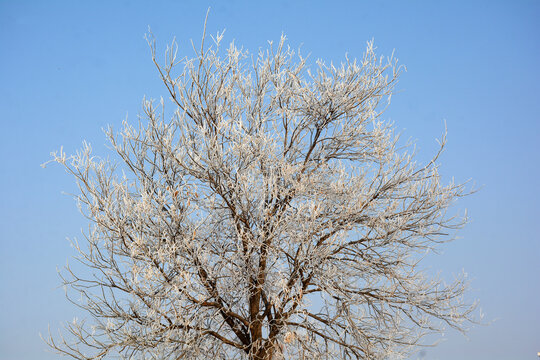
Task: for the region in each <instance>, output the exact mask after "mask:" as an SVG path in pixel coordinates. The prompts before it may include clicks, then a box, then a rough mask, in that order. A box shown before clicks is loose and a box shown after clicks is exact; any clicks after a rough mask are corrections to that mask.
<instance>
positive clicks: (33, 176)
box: [0, 0, 540, 360]
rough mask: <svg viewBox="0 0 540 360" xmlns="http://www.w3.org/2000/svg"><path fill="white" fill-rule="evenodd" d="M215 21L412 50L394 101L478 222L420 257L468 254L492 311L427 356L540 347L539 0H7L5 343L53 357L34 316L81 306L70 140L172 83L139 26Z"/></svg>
mask: <svg viewBox="0 0 540 360" xmlns="http://www.w3.org/2000/svg"><path fill="white" fill-rule="evenodd" d="M208 7H211V11H210V16H209V21H208V33H210V34H215V33H216V32H217V31H218V30H222V29H226V33H225V39H224V41H225V42H226V43H228V42H229V41H231V40H233V39H234V40H235V42H236V43H237V44H239V45H242V46H244V47H245V48H247V49H249V50H250V51H251V52H256V51H257V49H258V48H259V47H264V46H266V44H267V40H278V39H279V37H280V35H281V34H282V33H285V34H286V35H287V37H288V39H289V43H290V44H291V46H292V47H293V48H298V47H299V46H301V49H302V52H303V53H306V54H307V53H310V54H311V55H310V57H311V59H312V60H313V61H314V60H315V59H318V58H321V59H324V60H328V61H330V60H332V61H335V62H339V61H342V60H343V59H344V55H345V54H346V53H347V54H348V55H349V57H351V58H352V57H360V56H361V55H362V52H363V51H364V49H365V44H366V42H367V41H368V40H371V39H374V41H375V45H376V46H377V48H378V49H377V53H378V54H381V55H390V54H391V53H392V51H394V50H395V56H396V57H397V58H398V59H399V60H400V63H402V64H404V65H405V66H406V67H407V72H405V73H403V75H402V76H401V79H400V82H399V84H398V85H397V90H398V91H397V94H396V95H395V96H394V97H393V99H392V104H391V105H390V108H389V109H388V111H387V113H386V114H385V117H386V118H387V119H389V120H391V121H393V122H394V123H395V126H396V129H397V130H398V131H401V132H402V133H403V136H404V137H405V138H412V139H415V140H416V143H417V152H418V154H419V159H420V160H426V159H428V158H429V157H430V156H431V155H433V152H434V151H435V150H436V148H437V143H436V141H435V139H436V138H438V137H440V135H441V134H442V132H443V131H444V123H445V122H446V124H447V127H448V146H447V149H446V152H445V153H444V155H443V156H442V158H441V159H440V163H441V172H442V174H443V176H444V179H445V180H447V181H450V180H451V179H452V177H455V179H456V181H459V182H462V181H467V180H469V179H471V181H472V183H473V184H475V186H476V188H478V189H479V191H478V192H477V193H475V194H474V195H472V196H469V197H467V198H463V199H460V200H459V201H458V203H457V204H456V207H455V209H456V210H464V209H467V210H468V214H469V216H470V218H471V222H470V223H469V224H468V225H467V227H466V228H465V229H463V230H462V231H460V233H459V236H460V239H458V240H457V241H455V242H452V243H449V244H447V245H445V246H444V247H443V252H442V253H441V254H439V255H434V256H431V257H429V258H428V259H427V261H426V266H429V267H430V268H431V269H432V271H433V272H438V271H441V273H442V274H443V276H445V277H451V276H452V274H456V273H459V272H461V271H462V269H464V270H465V271H466V272H467V273H468V274H469V277H470V279H471V291H470V293H469V294H468V298H469V299H478V300H479V301H480V306H481V308H482V311H483V313H485V317H484V320H485V321H486V322H490V324H489V325H480V326H473V327H472V329H471V331H470V332H469V333H468V338H465V337H464V336H462V335H461V334H457V333H455V332H454V331H448V332H447V333H445V339H444V341H443V342H442V343H441V344H440V345H439V346H437V347H435V348H428V349H425V350H424V352H423V353H422V354H420V355H418V356H419V357H421V358H422V359H440V360H455V359H465V360H466V359H471V360H472V359H474V360H483V359H486V360H487V359H489V360H506V359H531V360H532V359H536V358H537V356H536V354H537V352H539V351H540V305H539V304H540V260H539V259H540V236H539V232H538V223H539V220H538V217H539V215H540V189H539V185H540V182H539V175H540V170H539V165H540V145H539V144H540V100H539V94H540V66H539V65H540V21H539V20H538V19H539V18H540V2H538V1H445V2H442V1H441V2H436V1H410V2H405V1H383V0H381V1H375V0H373V1H370V2H363V1H340V0H336V1H334V2H329V1H280V0H278V1H267V2H254V1H239V0H234V1H228V2H225V1H221V2H219V1H155V2H150V1H146V2H144V1H114V2H113V1H110V2H106V1H86V2H85V1H46V2H45V1H4V0H0V40H1V48H0V49H1V50H0V54H1V56H0V110H1V112H0V121H1V125H2V132H1V133H0V149H1V153H2V157H3V167H2V171H1V173H2V176H0V189H1V192H2V193H1V199H2V200H1V201H0V219H1V220H0V222H1V226H0V255H1V258H2V261H1V262H0V284H1V285H2V286H1V289H0V312H1V313H2V316H1V318H0V360H31V359H45V360H47V359H56V358H58V356H57V355H54V354H52V353H47V352H45V349H46V346H45V345H44V343H43V342H42V341H41V340H40V338H39V333H42V334H46V333H47V327H48V326H49V325H50V327H51V329H53V330H54V329H57V328H58V327H59V325H60V323H61V322H62V321H70V320H71V319H72V318H73V317H74V316H79V317H81V315H82V314H80V313H78V312H77V310H76V309H74V308H73V306H72V305H71V304H69V303H68V302H67V301H66V300H65V297H64V294H63V290H62V289H61V288H58V286H59V284H60V279H59V278H58V276H57V274H56V269H57V268H61V267H62V266H63V265H64V264H65V263H66V261H67V260H68V259H70V258H71V256H73V255H74V252H73V249H71V248H70V246H69V242H68V241H67V240H65V239H66V237H77V236H78V235H79V234H80V229H81V228H84V227H85V226H86V225H85V221H84V219H83V218H82V217H81V216H80V215H79V214H78V212H77V209H76V206H75V203H74V202H73V200H72V199H71V198H70V197H69V196H66V195H62V194H61V192H63V191H64V192H68V193H69V192H73V191H75V187H74V183H73V180H72V179H71V178H70V177H69V176H68V175H67V174H66V173H65V172H64V171H63V170H62V169H61V168H60V167H59V166H50V167H47V168H46V169H42V168H41V167H40V164H42V163H43V162H45V161H47V160H49V153H50V152H51V151H53V150H57V149H59V148H60V146H64V149H65V150H66V151H67V152H68V153H70V152H74V151H75V150H77V149H78V148H79V147H80V145H81V143H82V141H83V140H88V141H89V142H90V143H91V144H93V146H94V148H96V151H97V152H99V153H101V154H106V151H107V150H106V148H105V146H104V144H105V137H104V135H103V133H102V130H101V129H102V128H103V127H105V126H107V125H108V124H111V125H113V126H115V127H116V128H118V127H119V125H120V124H121V121H122V120H123V119H124V118H125V117H126V114H129V119H131V120H132V121H135V120H136V115H137V113H139V112H140V109H141V100H142V98H143V96H144V95H146V96H148V97H153V98H159V96H163V97H165V98H166V89H165V88H164V87H163V86H162V85H161V83H160V81H159V78H158V75H157V73H156V70H155V68H154V67H153V65H152V62H151V58H150V53H149V50H148V47H147V44H146V42H145V40H144V34H145V32H146V31H147V29H148V26H150V27H151V28H152V31H153V33H154V35H155V36H156V38H157V40H158V46H160V48H161V49H163V48H164V46H165V44H166V43H168V42H170V40H171V39H172V38H173V37H174V36H176V38H177V40H178V42H179V44H180V51H185V52H186V53H187V54H188V55H192V54H193V53H192V50H191V45H190V44H189V40H190V39H194V41H195V42H196V43H198V41H199V39H200V35H201V31H202V23H203V21H204V16H205V14H206V11H207V8H208Z"/></svg>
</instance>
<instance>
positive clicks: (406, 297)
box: [48, 33, 474, 360]
mask: <svg viewBox="0 0 540 360" xmlns="http://www.w3.org/2000/svg"><path fill="white" fill-rule="evenodd" d="M222 38H223V34H222V33H221V34H217V35H216V36H215V37H212V38H211V40H210V39H207V40H206V42H207V43H208V42H210V41H211V42H212V43H211V44H210V46H208V44H206V45H205V42H204V39H203V42H202V45H201V47H200V49H197V50H196V51H195V56H194V57H193V58H187V57H185V58H178V57H177V51H178V47H177V45H176V43H173V44H172V45H171V46H169V47H168V48H167V51H166V56H165V60H164V62H163V63H161V60H159V59H158V56H157V51H156V46H155V41H154V40H153V38H152V37H149V44H150V47H151V51H152V58H153V60H154V62H155V64H156V66H157V70H158V72H159V75H160V77H161V80H162V81H163V83H164V85H165V87H166V89H167V91H168V93H169V96H168V97H170V100H171V102H172V107H173V110H172V111H168V110H167V109H169V107H167V108H166V107H165V103H166V102H165V101H164V100H163V99H161V101H152V100H144V102H143V110H144V111H143V116H141V119H140V120H139V123H138V125H137V126H134V125H132V124H131V123H129V122H128V121H127V120H126V121H125V123H124V128H123V130H122V131H120V132H119V133H116V132H115V131H113V129H111V128H110V129H108V130H107V131H106V134H107V137H108V139H109V141H110V145H111V149H112V151H113V152H114V153H115V155H116V158H117V161H115V160H108V159H101V158H98V157H94V156H93V155H92V151H91V147H90V145H88V144H85V145H84V147H83V149H82V150H81V151H80V152H78V153H77V154H75V155H73V156H67V155H66V154H65V153H64V152H63V151H60V152H59V153H55V154H53V160H52V161H55V162H58V163H60V164H62V165H64V166H65V168H66V169H67V171H68V172H69V173H70V174H72V175H73V176H74V177H75V178H76V180H77V183H78V185H79V188H80V194H78V196H77V199H78V201H79V203H80V205H81V211H82V213H83V214H84V215H85V216H86V217H87V218H88V219H89V220H90V222H91V224H92V227H91V229H90V230H89V231H87V232H86V233H85V241H84V244H85V245H86V246H83V244H79V243H76V249H77V250H78V251H79V253H80V257H79V259H80V261H81V262H82V263H83V264H85V265H86V266H88V267H89V268H90V269H92V272H93V276H91V277H88V278H85V277H83V276H80V275H78V274H76V273H75V272H74V271H72V270H71V269H70V268H67V271H66V272H65V273H64V281H65V284H66V285H68V287H69V288H70V289H71V290H74V291H75V292H76V294H78V295H79V296H80V297H81V299H82V300H81V301H79V300H75V302H76V303H77V304H78V305H79V306H81V307H82V308H83V309H85V310H86V311H87V312H88V314H89V315H90V317H91V321H90V322H89V323H88V324H87V323H86V322H84V321H83V322H77V321H76V322H74V323H70V324H68V325H67V326H66V327H67V330H68V333H69V336H66V337H65V338H64V337H60V338H54V337H49V339H48V341H49V343H50V345H51V346H52V347H53V348H55V349H56V350H57V351H59V352H61V353H64V354H67V355H70V356H72V357H74V358H77V359H101V358H104V357H107V356H113V355H114V356H120V357H122V358H141V359H184V358H185V359H207V358H218V359H232V358H235V359H240V358H245V359H253V360H263V359H266V360H268V359H280V358H290V359H297V358H298V359H379V358H388V357H392V356H394V355H395V356H399V355H400V354H403V353H405V352H406V351H408V350H410V349H411V348H414V347H415V346H416V345H419V344H421V339H422V337H423V336H424V335H425V334H426V333H429V332H433V331H435V332H437V331H440V329H441V328H442V326H450V327H454V328H457V329H463V326H464V322H466V321H468V320H470V318H471V311H472V310H473V309H474V304H467V303H465V302H464V301H463V293H464V291H465V289H466V283H465V280H464V279H463V278H460V279H457V280H456V281H455V282H454V283H451V284H445V283H443V282H442V281H441V280H439V279H437V278H433V277H430V276H428V275H427V274H426V273H425V272H423V271H421V270H420V268H419V261H420V260H421V258H422V257H423V256H424V255H425V254H426V253H428V252H430V251H431V250H433V249H435V248H436V247H437V246H438V245H439V244H440V243H442V242H445V241H447V240H450V239H451V238H452V233H453V231H454V229H457V228H459V227H461V226H462V225H463V224H464V219H463V218H460V217H454V216H449V215H447V210H448V209H449V207H450V206H451V204H452V203H453V202H454V200H455V199H456V198H458V197H460V196H462V195H465V194H466V193H467V189H466V188H465V187H464V185H463V184H454V183H450V184H447V185H445V184H442V183H441V177H440V175H439V173H438V165H437V158H438V154H436V155H435V156H434V158H433V160H432V161H430V162H428V163H427V164H424V165H422V164H419V163H417V162H416V161H415V160H414V151H413V148H412V147H411V146H410V145H409V146H405V147H401V145H400V141H399V137H398V135H396V133H395V132H394V126H393V124H391V123H389V122H388V121H385V119H383V117H382V116H381V115H382V114H383V112H384V109H385V108H386V106H387V105H388V104H389V100H390V97H391V95H392V92H393V89H394V86H395V84H396V81H397V79H398V77H399V75H400V72H401V69H402V68H401V67H400V66H399V65H398V63H397V61H395V60H394V59H393V58H389V59H387V58H382V57H378V56H377V55H376V54H375V51H374V46H373V43H372V42H370V43H368V45H367V50H366V52H365V54H364V56H363V57H362V58H361V59H359V60H351V59H346V60H345V61H344V62H343V63H342V64H340V65H333V64H326V63H324V62H323V61H317V62H316V63H315V64H310V63H309V62H308V59H307V58H305V57H302V56H301V55H299V54H295V52H294V51H293V50H292V49H291V48H290V47H289V46H287V44H286V40H285V38H284V37H282V38H281V40H280V41H279V42H278V43H276V44H273V43H270V44H269V47H268V48H267V49H261V50H260V51H259V52H258V53H256V54H254V55H250V54H249V53H248V52H247V51H246V50H243V49H241V48H238V47H237V46H236V45H235V44H234V43H232V44H230V46H228V47H226V48H225V49H222V47H221V46H220V43H221V41H222ZM168 113H170V116H169V115H167V114H168ZM443 147H444V137H443V139H442V141H441V151H442V149H443Z"/></svg>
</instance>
